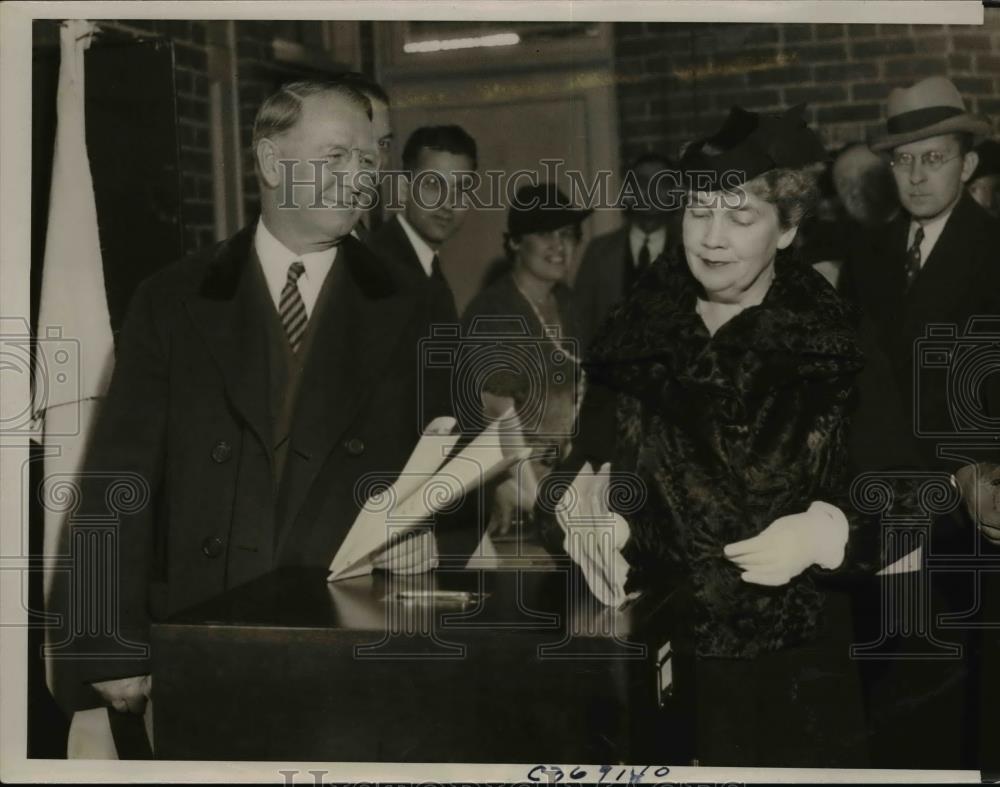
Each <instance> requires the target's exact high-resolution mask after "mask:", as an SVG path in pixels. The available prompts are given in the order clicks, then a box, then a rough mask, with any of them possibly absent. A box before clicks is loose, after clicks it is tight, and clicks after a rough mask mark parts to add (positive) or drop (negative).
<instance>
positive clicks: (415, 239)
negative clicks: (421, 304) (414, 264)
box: [396, 213, 437, 276]
mask: <svg viewBox="0 0 1000 787" xmlns="http://www.w3.org/2000/svg"><path fill="white" fill-rule="evenodd" d="M396 218H397V219H398V220H399V226H400V227H402V228H403V232H405V233H406V237H407V238H409V239H410V245H411V246H412V247H413V251H414V252H416V254H417V259H418V260H420V266H421V267H422V268H423V269H424V273H426V274H427V275H428V276H430V275H431V274H432V273H433V272H434V271H433V263H434V255H435V254H437V252H436V251H434V249H432V248H431V247H430V245H429V244H428V243H427V241H425V240H424V239H423V238H421V237H420V235H418V234H417V231H416V230H415V229H413V227H412V226H411V225H410V222H408V221H407V220H406V217H405V216H403V214H402V213H397V214H396Z"/></svg>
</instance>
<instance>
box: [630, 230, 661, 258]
mask: <svg viewBox="0 0 1000 787" xmlns="http://www.w3.org/2000/svg"><path fill="white" fill-rule="evenodd" d="M647 238H649V261H650V262H652V261H653V260H655V259H656V258H657V257H659V256H660V255H661V254H662V253H663V247H664V246H666V245H667V228H666V227H660V228H659V229H658V230H654V231H653V232H651V233H650V234H649V235H647V234H646V233H645V232H643V231H642V230H641V229H639V228H638V227H637V226H636V225H635V224H633V225H632V226H631V227H630V228H629V231H628V245H629V248H630V249H631V250H632V262H633V264H634V265H638V264H639V252H640V251H641V250H642V247H643V244H645V243H646V239H647Z"/></svg>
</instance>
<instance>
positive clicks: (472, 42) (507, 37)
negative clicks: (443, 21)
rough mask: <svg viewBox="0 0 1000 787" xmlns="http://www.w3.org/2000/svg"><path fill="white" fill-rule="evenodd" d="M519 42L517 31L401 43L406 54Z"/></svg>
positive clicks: (510, 44)
mask: <svg viewBox="0 0 1000 787" xmlns="http://www.w3.org/2000/svg"><path fill="white" fill-rule="evenodd" d="M519 43H521V36H519V35H518V34H517V33H494V34H492V35H488V36H471V37H468V38H445V39H435V40H433V41H410V42H408V43H406V44H403V51H404V52H406V53H407V54H415V53H418V52H419V53H423V52H443V51H445V50H449V49H477V48H479V47H484V46H514V45H515V44H519Z"/></svg>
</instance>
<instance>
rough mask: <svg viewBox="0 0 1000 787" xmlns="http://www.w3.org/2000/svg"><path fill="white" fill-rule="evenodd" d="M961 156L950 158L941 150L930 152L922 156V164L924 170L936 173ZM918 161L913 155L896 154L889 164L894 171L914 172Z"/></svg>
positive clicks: (958, 154)
mask: <svg viewBox="0 0 1000 787" xmlns="http://www.w3.org/2000/svg"><path fill="white" fill-rule="evenodd" d="M961 155H962V154H961V153H956V154H955V155H953V156H948V155H946V154H944V153H942V152H941V151H940V150H928V151H927V152H926V153H921V154H920V163H921V164H923V167H924V169H926V170H927V171H928V172H935V171H936V170H939V169H941V167H943V166H944V165H945V164H946V163H947V162H949V161H953V160H954V159H957V158H959V157H961ZM916 160H917V157H916V156H914V155H913V154H912V153H896V154H894V155H893V157H892V159H890V161H889V164H890V165H892V168H893V169H903V170H907V171H910V172H912V171H913V164H914V162H915V161H916Z"/></svg>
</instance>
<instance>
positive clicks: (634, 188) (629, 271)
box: [573, 153, 679, 348]
mask: <svg viewBox="0 0 1000 787" xmlns="http://www.w3.org/2000/svg"><path fill="white" fill-rule="evenodd" d="M675 169H676V167H675V165H674V163H673V162H672V161H671V160H670V159H669V158H667V157H666V156H661V155H660V154H658V153H646V154H643V155H642V156H640V157H639V158H637V159H636V160H635V161H633V162H632V164H631V165H630V166H629V168H628V170H627V171H626V174H625V182H624V186H623V189H622V192H623V194H624V195H626V196H627V197H629V202H630V204H629V205H628V207H626V209H625V225H624V226H623V227H621V228H619V229H617V230H614V231H612V232H609V233H605V234H604V235H599V236H598V237H596V238H594V239H593V240H591V241H590V243H589V244H588V245H587V250H586V251H585V252H584V255H583V259H582V260H581V261H580V267H579V269H578V271H577V274H576V279H575V281H574V283H573V295H574V299H573V300H574V303H575V305H576V309H577V313H578V316H579V320H580V341H581V345H580V346H581V347H584V348H586V347H587V346H589V344H590V342H591V341H592V340H593V338H594V336H595V335H596V333H597V330H598V329H599V328H600V326H601V323H602V322H603V321H604V318H605V317H606V316H607V314H608V312H609V311H610V310H611V307H613V306H614V305H615V304H617V303H618V302H619V301H621V300H622V299H623V298H624V297H625V295H626V294H627V293H628V291H629V290H630V289H631V288H632V285H633V284H634V283H635V281H636V279H637V278H638V277H639V276H640V275H641V273H642V271H643V270H645V269H646V268H647V267H648V266H649V265H651V264H652V263H653V262H654V261H655V260H656V259H657V258H658V257H660V256H661V255H663V254H664V253H665V252H666V251H667V250H668V249H669V248H670V247H671V246H672V245H673V244H674V243H675V242H676V241H677V236H678V235H679V233H678V232H677V228H676V227H675V226H673V225H674V224H675V218H676V216H677V215H678V214H677V212H676V211H675V210H671V209H669V207H668V206H670V205H671V202H670V199H671V197H672V195H671V193H670V187H671V185H672V184H673V183H675V180H674V179H672V178H671V173H673V172H674V170H675ZM660 173H666V174H665V175H661V174H660ZM651 187H655V188H656V191H655V193H654V192H653V191H651Z"/></svg>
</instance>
